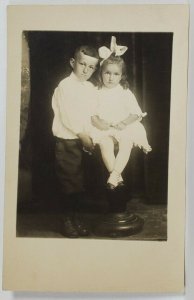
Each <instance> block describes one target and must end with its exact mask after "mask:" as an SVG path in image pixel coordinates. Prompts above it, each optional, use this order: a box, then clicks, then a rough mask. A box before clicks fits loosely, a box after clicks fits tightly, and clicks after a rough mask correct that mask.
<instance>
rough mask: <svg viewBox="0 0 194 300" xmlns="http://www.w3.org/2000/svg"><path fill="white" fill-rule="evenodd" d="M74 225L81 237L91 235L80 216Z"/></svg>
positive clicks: (76, 218) (75, 218) (76, 217)
mask: <svg viewBox="0 0 194 300" xmlns="http://www.w3.org/2000/svg"><path fill="white" fill-rule="evenodd" d="M74 225H75V228H76V230H77V232H78V234H79V236H88V235H89V234H90V231H89V230H88V228H87V226H86V224H85V223H84V222H83V221H82V220H81V218H80V217H79V216H75V217H74Z"/></svg>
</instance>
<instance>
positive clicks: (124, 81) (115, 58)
mask: <svg viewBox="0 0 194 300" xmlns="http://www.w3.org/2000/svg"><path fill="white" fill-rule="evenodd" d="M110 64H117V65H120V66H121V70H122V77H121V81H120V83H119V84H120V85H121V86H122V87H123V89H125V90H126V89H128V88H129V82H128V79H127V69H126V64H125V62H124V60H123V58H122V57H120V56H115V55H114V54H111V56H110V57H108V58H107V59H106V60H104V61H103V63H102V65H101V66H100V68H99V73H98V83H97V85H98V87H99V89H101V88H102V87H103V81H102V70H103V68H104V67H105V66H107V65H110Z"/></svg>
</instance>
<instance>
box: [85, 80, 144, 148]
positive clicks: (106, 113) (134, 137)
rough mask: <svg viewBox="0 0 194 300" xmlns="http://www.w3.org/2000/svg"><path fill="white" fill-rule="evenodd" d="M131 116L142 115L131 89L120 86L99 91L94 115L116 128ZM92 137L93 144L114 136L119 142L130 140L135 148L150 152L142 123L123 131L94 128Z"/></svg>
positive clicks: (137, 122) (133, 124)
mask: <svg viewBox="0 0 194 300" xmlns="http://www.w3.org/2000/svg"><path fill="white" fill-rule="evenodd" d="M129 114H137V115H138V116H140V115H141V114H142V111H141V109H140V107H139V105H138V103H137V100H136V98H135V96H134V94H133V93H132V92H131V91H130V90H129V89H127V90H125V89H123V87H122V86H121V85H120V84H119V85H117V86H116V87H114V88H111V89H108V88H106V87H103V88H102V89H100V90H97V106H96V111H95V112H94V115H96V116H99V118H100V119H103V120H105V121H107V122H108V123H111V125H113V126H114V125H116V124H118V123H119V122H121V121H123V120H125V119H126V118H127V117H128V116H129ZM90 136H91V137H92V139H93V142H94V143H97V144H98V143H100V141H101V139H102V138H104V137H106V136H112V137H114V138H115V139H116V140H117V141H118V142H119V141H121V140H122V139H125V140H126V139H128V140H129V141H130V142H132V143H133V144H134V145H135V146H139V147H140V148H144V149H145V150H147V151H150V150H149V149H150V146H149V143H148V140H147V136H146V131H145V128H144V126H143V125H142V124H141V123H140V121H135V122H133V123H132V124H129V125H127V126H126V127H125V128H124V129H123V130H118V129H115V128H113V127H111V128H110V129H109V130H99V129H97V128H96V127H94V126H92V128H91V132H90Z"/></svg>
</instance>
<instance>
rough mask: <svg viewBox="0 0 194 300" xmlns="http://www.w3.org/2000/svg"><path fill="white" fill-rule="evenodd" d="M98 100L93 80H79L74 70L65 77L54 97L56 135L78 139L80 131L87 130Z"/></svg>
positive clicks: (54, 131)
mask: <svg viewBox="0 0 194 300" xmlns="http://www.w3.org/2000/svg"><path fill="white" fill-rule="evenodd" d="M96 101H97V99H96V88H95V87H94V86H93V84H92V83H91V82H89V81H84V82H81V81H79V79H78V78H77V77H76V75H75V74H74V73H73V72H72V73H71V74H70V76H68V77H67V78H65V79H63V80H62V81H61V82H60V83H59V85H58V86H57V87H56V89H55V91H54V94H53V98H52V108H53V111H54V120H53V126H52V131H53V134H54V136H56V137H59V138H63V139H76V138H77V134H78V133H80V132H85V131H87V128H88V126H89V123H90V119H91V116H92V115H93V114H94V109H95V107H96Z"/></svg>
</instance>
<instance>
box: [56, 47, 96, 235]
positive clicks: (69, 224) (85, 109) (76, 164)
mask: <svg viewBox="0 0 194 300" xmlns="http://www.w3.org/2000/svg"><path fill="white" fill-rule="evenodd" d="M98 61H99V57H98V52H97V50H96V49H94V48H92V47H90V46H81V47H79V48H78V49H77V50H76V51H75V55H74V58H71V59H70V65H71V68H72V73H71V74H70V76H68V77H67V78H65V79H63V80H62V81H61V82H60V83H59V85H58V87H57V88H56V89H55V91H54V95H53V98H52V108H53V111H54V120H53V126H52V131H53V135H54V136H55V137H56V148H55V164H56V175H57V178H58V180H59V183H60V186H61V190H62V192H63V194H64V195H66V197H65V198H66V199H65V204H66V212H67V211H68V212H75V211H76V210H78V209H79V204H80V203H79V202H80V200H81V198H82V196H83V192H84V180H83V167H82V154H83V152H82V151H83V150H82V149H83V147H84V148H85V149H86V150H88V151H91V150H92V149H93V143H92V140H91V138H90V137H89V135H88V134H87V133H86V131H85V129H86V128H87V124H88V122H90V117H91V115H92V109H93V105H94V104H93V101H94V100H93V99H94V96H93V94H94V86H93V85H92V83H91V82H89V81H88V80H89V79H90V77H91V76H92V74H93V73H94V72H95V70H96V68H97V64H98ZM63 234H64V235H65V236H67V237H79V236H85V235H88V234H89V232H88V230H87V228H85V226H84V224H83V223H82V222H80V220H79V219H75V218H73V217H71V216H70V214H69V215H68V214H66V216H65V218H64V219H63Z"/></svg>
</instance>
